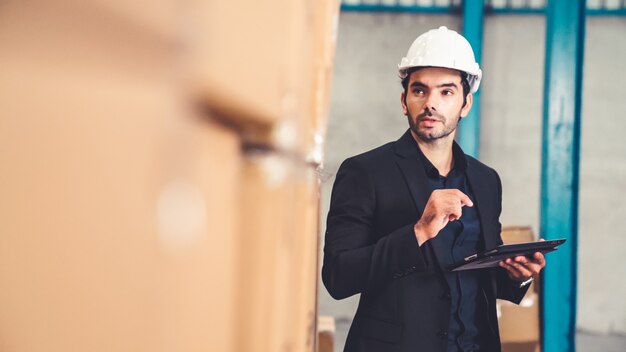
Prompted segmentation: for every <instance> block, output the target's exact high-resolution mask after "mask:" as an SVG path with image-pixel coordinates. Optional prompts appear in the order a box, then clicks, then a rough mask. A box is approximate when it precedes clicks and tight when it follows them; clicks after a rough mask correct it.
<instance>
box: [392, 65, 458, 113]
mask: <svg viewBox="0 0 626 352" xmlns="http://www.w3.org/2000/svg"><path fill="white" fill-rule="evenodd" d="M423 68H424V67H411V68H410V69H409V70H408V71H407V74H406V77H404V78H403V79H402V88H404V103H405V104H406V95H407V94H406V93H407V91H408V89H409V80H410V79H411V73H413V72H415V71H417V70H421V69H423ZM459 73H460V74H461V86H462V87H463V106H465V104H467V95H468V94H469V92H470V86H469V82H468V81H467V72H463V71H459Z"/></svg>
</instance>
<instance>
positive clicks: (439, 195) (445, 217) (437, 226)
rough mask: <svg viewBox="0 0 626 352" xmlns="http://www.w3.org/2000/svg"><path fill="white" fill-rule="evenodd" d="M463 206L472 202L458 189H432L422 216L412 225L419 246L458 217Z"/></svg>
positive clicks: (471, 204) (472, 204) (470, 204)
mask: <svg viewBox="0 0 626 352" xmlns="http://www.w3.org/2000/svg"><path fill="white" fill-rule="evenodd" d="M463 206H468V207H471V206H474V203H473V202H472V200H471V199H470V198H469V197H468V196H467V195H466V194H465V193H463V192H461V191H459V190H458V189H436V190H434V191H433V193H431V195H430V197H429V198H428V202H427V203H426V207H425V208H424V212H423V213H422V217H421V218H420V219H419V220H418V221H417V223H416V224H415V226H413V230H414V231H415V237H416V238H417V243H418V244H419V245H420V246H421V245H422V244H423V243H424V242H426V241H428V240H429V239H431V238H433V237H435V236H437V234H439V231H441V229H443V228H444V227H445V226H446V225H447V224H448V222H450V221H454V220H458V219H460V218H461V214H462V213H463V210H462V208H463Z"/></svg>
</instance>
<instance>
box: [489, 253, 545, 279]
mask: <svg viewBox="0 0 626 352" xmlns="http://www.w3.org/2000/svg"><path fill="white" fill-rule="evenodd" d="M544 266H546V259H545V257H544V256H543V254H542V253H541V252H535V253H534V254H533V256H532V257H526V256H523V255H521V256H517V257H514V258H508V259H506V260H503V261H501V262H500V267H502V268H504V269H506V272H507V274H508V275H509V277H510V278H511V280H515V281H526V280H528V279H530V278H531V277H533V276H537V275H539V272H540V271H541V269H543V267H544Z"/></svg>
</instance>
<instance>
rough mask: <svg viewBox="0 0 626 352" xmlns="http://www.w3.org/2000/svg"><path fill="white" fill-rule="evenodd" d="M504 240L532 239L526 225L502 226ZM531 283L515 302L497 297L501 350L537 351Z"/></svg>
mask: <svg viewBox="0 0 626 352" xmlns="http://www.w3.org/2000/svg"><path fill="white" fill-rule="evenodd" d="M502 240H503V241H504V243H507V244H509V243H520V242H530V241H535V236H534V234H533V232H532V229H531V228H530V227H519V226H516V227H512V226H510V227H504V228H503V229H502ZM536 287H537V285H535V283H533V284H531V287H530V288H529V290H528V292H527V293H526V296H525V297H524V298H523V299H522V301H521V302H520V304H519V305H516V304H514V303H511V302H508V301H504V300H498V302H497V310H498V325H499V327H500V340H501V342H502V351H503V352H539V351H540V336H539V292H538V291H537V289H536Z"/></svg>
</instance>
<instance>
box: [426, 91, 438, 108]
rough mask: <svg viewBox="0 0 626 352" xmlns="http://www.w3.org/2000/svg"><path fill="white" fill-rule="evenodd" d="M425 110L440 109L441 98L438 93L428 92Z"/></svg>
mask: <svg viewBox="0 0 626 352" xmlns="http://www.w3.org/2000/svg"><path fill="white" fill-rule="evenodd" d="M423 109H424V110H430V111H437V109H439V99H438V97H437V94H428V95H427V96H426V101H424V107H423Z"/></svg>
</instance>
